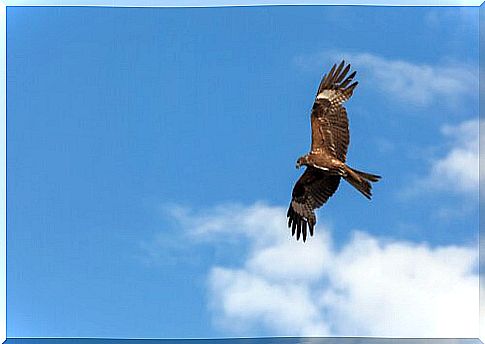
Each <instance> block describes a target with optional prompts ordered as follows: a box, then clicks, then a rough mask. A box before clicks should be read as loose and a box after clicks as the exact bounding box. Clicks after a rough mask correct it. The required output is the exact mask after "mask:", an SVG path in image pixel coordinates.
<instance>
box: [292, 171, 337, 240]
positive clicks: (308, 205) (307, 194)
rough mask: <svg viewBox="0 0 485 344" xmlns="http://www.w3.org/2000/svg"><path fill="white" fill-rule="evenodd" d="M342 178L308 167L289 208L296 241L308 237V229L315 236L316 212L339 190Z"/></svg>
mask: <svg viewBox="0 0 485 344" xmlns="http://www.w3.org/2000/svg"><path fill="white" fill-rule="evenodd" d="M339 183H340V176H339V175H335V174H329V173H328V172H325V171H322V170H319V169H316V168H314V167H307V169H306V170H305V172H304V173H303V174H302V175H301V177H300V179H298V181H297V182H296V184H295V187H294V188H293V193H292V198H291V203H290V207H289V208H288V213H287V215H286V216H287V217H288V227H289V228H291V233H292V235H295V232H296V240H299V239H300V235H301V234H303V241H305V240H306V237H307V227H308V228H309V230H310V235H312V236H313V228H314V226H315V223H316V222H317V220H316V216H315V212H314V210H315V209H317V208H320V207H321V206H322V205H323V204H324V203H325V202H327V200H328V199H329V198H330V196H332V195H333V194H334V193H335V191H336V190H337V188H338V185H339Z"/></svg>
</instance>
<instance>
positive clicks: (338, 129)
mask: <svg viewBox="0 0 485 344" xmlns="http://www.w3.org/2000/svg"><path fill="white" fill-rule="evenodd" d="M344 67H345V68H344ZM349 71H350V64H347V65H346V63H345V61H342V62H341V63H340V64H339V65H338V66H337V64H334V65H333V67H332V68H331V69H330V71H329V72H328V73H326V74H325V75H324V76H323V78H322V80H321V82H320V85H319V86H318V90H317V94H316V97H315V100H314V103H313V107H312V111H311V116H310V119H311V131H312V142H311V150H310V152H309V153H308V154H305V155H303V156H301V157H299V158H298V160H297V162H296V168H298V169H299V168H301V166H306V169H305V171H304V173H303V174H302V175H301V176H300V178H299V179H298V181H297V182H296V184H295V186H294V187H293V191H292V197H291V202H290V206H289V208H288V212H287V218H288V228H291V233H292V236H295V234H296V240H297V241H298V240H300V236H302V237H303V242H305V241H306V239H307V229H308V230H309V232H310V236H313V232H314V227H315V224H316V215H315V210H316V209H318V208H320V207H321V206H323V204H324V203H326V202H327V200H328V199H329V198H330V197H331V196H332V195H333V194H334V193H335V192H336V191H337V188H338V186H339V184H340V179H341V178H343V179H345V180H346V181H347V182H348V183H350V184H351V185H352V186H353V187H354V188H356V189H357V190H358V191H359V192H360V193H362V194H363V195H364V196H365V197H366V198H368V199H371V196H372V193H371V190H372V185H371V182H377V181H379V179H381V176H378V175H375V174H371V173H367V172H362V171H359V170H356V169H353V168H351V167H349V166H348V165H346V163H345V161H346V158H347V150H348V146H349V143H350V135H349V121H348V118H347V110H346V108H345V107H344V105H343V104H344V102H346V101H347V100H349V99H350V97H351V96H352V94H353V92H354V90H355V88H356V87H357V84H358V81H354V77H355V75H356V73H357V72H356V71H353V72H352V73H350V74H348V73H349ZM347 75H348V76H347Z"/></svg>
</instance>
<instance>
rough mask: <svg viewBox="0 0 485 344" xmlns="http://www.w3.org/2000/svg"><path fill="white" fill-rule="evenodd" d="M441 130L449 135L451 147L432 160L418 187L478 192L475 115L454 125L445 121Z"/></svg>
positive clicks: (477, 147) (477, 138)
mask: <svg viewBox="0 0 485 344" xmlns="http://www.w3.org/2000/svg"><path fill="white" fill-rule="evenodd" d="M442 133H443V134H444V135H445V136H446V138H447V139H448V141H449V145H450V146H451V149H450V150H449V151H448V152H447V153H446V154H445V155H444V156H443V157H441V158H438V159H435V160H434V161H432V164H431V170H430V172H429V175H428V176H427V177H425V178H424V179H423V180H422V181H421V182H419V184H418V185H417V187H418V188H419V189H422V190H429V189H430V188H431V189H434V190H443V191H447V192H450V191H455V192H460V193H467V194H472V195H476V196H478V190H479V182H480V178H479V121H478V119H473V120H468V121H464V122H462V123H460V124H458V125H455V126H451V125H446V126H444V127H443V128H442ZM482 161H483V159H482ZM482 167H483V166H482Z"/></svg>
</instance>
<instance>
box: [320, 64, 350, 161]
mask: <svg viewBox="0 0 485 344" xmlns="http://www.w3.org/2000/svg"><path fill="white" fill-rule="evenodd" d="M344 66H345V62H344V61H342V63H340V65H339V66H338V67H337V65H333V67H332V69H331V70H330V72H329V73H328V74H325V76H324V77H323V78H322V81H321V82H320V86H319V87H318V92H317V96H316V98H315V103H314V104H313V109H312V116H311V123H312V148H311V149H312V151H313V152H315V153H318V152H321V151H326V152H328V153H329V154H331V155H333V156H335V157H336V158H337V159H339V160H340V161H342V162H345V160H346V155H347V148H348V146H349V142H350V139H349V121H348V118H347V111H346V110H345V107H344V106H343V103H344V102H345V101H347V100H349V99H350V97H351V96H352V93H353V91H354V89H355V87H356V86H357V84H358V82H357V81H355V82H353V83H351V82H352V80H353V79H354V77H355V74H356V72H355V71H354V72H353V73H351V74H350V75H349V76H347V74H348V72H349V70H350V64H348V65H347V67H345V69H344Z"/></svg>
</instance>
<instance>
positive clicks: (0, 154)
mask: <svg viewBox="0 0 485 344" xmlns="http://www.w3.org/2000/svg"><path fill="white" fill-rule="evenodd" d="M483 2H484V0H424V1H420V0H401V1H393V0H374V1H373V2H372V3H370V2H369V1H366V0H327V1H325V0H304V1H303V2H301V3H295V1H294V0H178V1H177V0H138V1H137V0H111V1H109V0H85V1H81V0H0V166H1V168H0V180H1V181H0V342H1V343H3V342H5V340H6V339H7V318H6V312H7V264H6V261H7V223H6V219H7V208H6V206H7V202H6V198H7V160H6V152H7V132H6V130H7V125H6V120H7V95H6V92H7V75H6V72H7V46H6V44H7V38H6V37H7V27H6V19H7V16H6V7H7V6H100V7H101V6H102V7H228V6H269V5H273V6H274V5H295V6H300V5H367V6H369V5H374V6H470V7H479V6H481V5H482V3H483ZM484 10H485V9H484ZM480 117H481V116H480ZM480 260H481V259H480ZM480 270H481V269H480ZM480 280H482V276H480ZM480 282H482V281H480ZM480 284H481V283H480ZM481 289H482V288H480V290H481ZM483 289H484V290H485V287H483ZM484 303H485V301H484ZM483 311H484V312H485V310H483ZM480 315H483V317H482V316H479V321H480V320H482V321H484V322H485V314H482V309H480ZM479 325H480V326H479V330H480V331H479V337H478V339H479V340H481V341H482V343H485V323H484V324H481V323H480V324H479Z"/></svg>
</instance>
